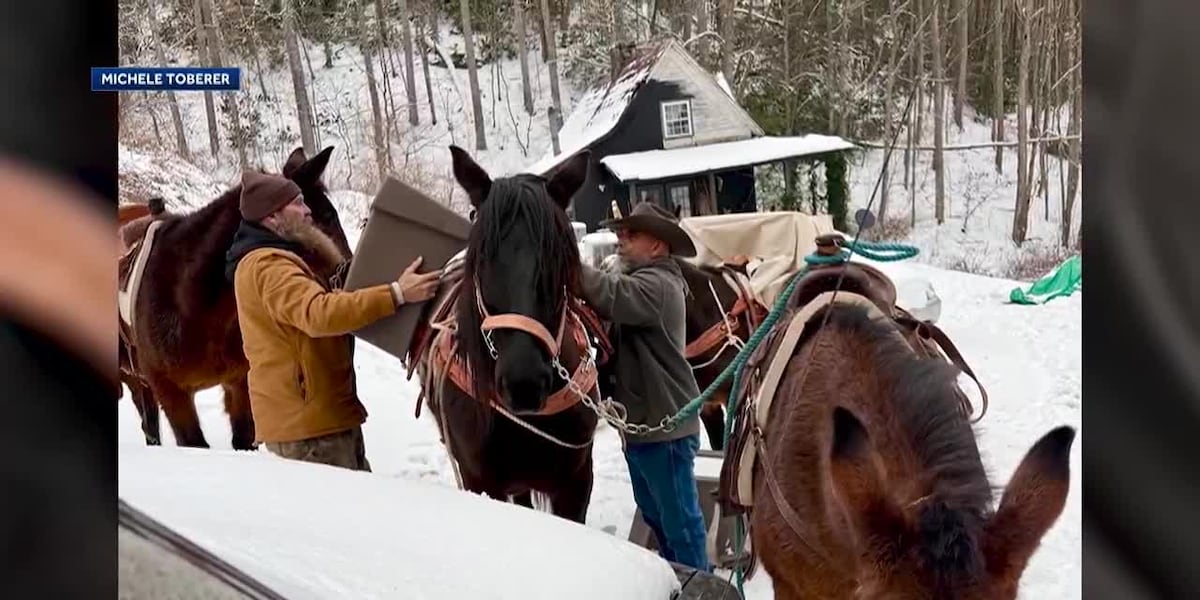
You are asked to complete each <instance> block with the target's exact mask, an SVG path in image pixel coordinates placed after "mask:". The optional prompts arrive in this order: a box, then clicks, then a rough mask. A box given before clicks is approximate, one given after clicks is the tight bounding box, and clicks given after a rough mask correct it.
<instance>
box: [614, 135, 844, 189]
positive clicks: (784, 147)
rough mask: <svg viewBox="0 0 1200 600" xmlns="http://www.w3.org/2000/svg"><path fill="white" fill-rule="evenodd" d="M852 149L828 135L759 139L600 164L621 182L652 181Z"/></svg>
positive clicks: (617, 158) (616, 158)
mask: <svg viewBox="0 0 1200 600" xmlns="http://www.w3.org/2000/svg"><path fill="white" fill-rule="evenodd" d="M854 147H855V145H854V144H852V143H850V142H848V141H846V140H844V139H842V138H840V137H837V136H831V135H818V134H809V135H802V136H793V137H774V136H763V137H755V138H750V139H748V140H738V141H736V142H721V143H719V144H706V145H703V146H688V147H685V148H672V149H670V150H649V151H646V152H631V153H629V154H612V155H609V156H606V157H604V158H603V159H602V160H601V161H600V162H601V163H602V164H603V165H604V166H606V167H608V169H609V170H610V171H612V173H613V175H615V176H616V177H617V179H620V180H621V181H653V180H656V179H667V178H671V177H682V176H685V175H698V174H701V173H709V172H713V171H727V170H729V169H738V168H744V167H752V166H757V165H762V164H767V163H773V162H779V161H781V160H787V159H790V158H798V157H801V156H810V155H813V154H823V153H825V152H835V151H838V150H848V149H850V148H854Z"/></svg>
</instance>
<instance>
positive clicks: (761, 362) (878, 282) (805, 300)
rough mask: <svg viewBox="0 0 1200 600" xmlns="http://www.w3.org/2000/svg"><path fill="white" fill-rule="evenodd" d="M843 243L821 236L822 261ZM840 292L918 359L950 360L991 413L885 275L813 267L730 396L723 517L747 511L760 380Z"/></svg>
mask: <svg viewBox="0 0 1200 600" xmlns="http://www.w3.org/2000/svg"><path fill="white" fill-rule="evenodd" d="M840 240H841V237H840V236H838V235H834V236H822V237H821V238H818V240H817V248H818V250H817V252H818V254H821V255H826V256H829V255H833V254H835V253H836V252H838V251H839V250H840ZM834 290H838V291H839V292H849V293H852V294H858V295H860V296H863V297H865V298H867V299H868V300H870V301H871V303H872V304H874V305H875V306H877V307H878V308H879V310H880V311H882V312H883V314H884V315H886V316H888V317H889V318H890V319H891V321H892V322H893V324H894V325H895V326H896V328H897V329H898V331H899V332H900V334H901V335H902V336H903V337H904V339H905V340H906V341H908V343H909V344H910V345H911V346H912V348H913V350H914V351H915V352H916V353H917V354H918V355H920V356H923V357H927V358H940V359H942V360H948V361H950V362H951V363H953V364H954V365H955V366H957V367H958V368H959V369H960V370H962V372H963V373H965V374H966V375H967V376H969V377H971V379H973V380H974V381H975V383H976V385H978V386H979V391H980V394H981V398H982V411H981V412H980V414H979V416H978V417H976V419H979V418H982V417H983V414H984V413H986V411H987V402H988V400H987V391H986V390H985V389H984V387H983V385H982V384H980V383H979V380H978V378H977V377H976V376H975V372H974V371H973V370H972V369H971V367H970V366H969V365H967V363H966V360H965V359H964V358H963V356H962V354H961V353H960V352H959V351H958V349H957V348H956V347H955V346H954V344H953V342H951V341H950V338H949V336H947V335H946V333H945V332H943V331H942V330H941V329H940V328H938V327H937V326H936V325H934V324H933V323H931V322H928V321H921V320H918V319H916V318H915V317H913V316H912V314H910V313H909V312H908V311H906V310H904V309H902V308H900V307H898V306H896V296H897V293H896V286H895V284H894V283H893V282H892V280H891V278H889V277H888V276H887V275H885V274H884V273H883V272H882V271H880V270H878V269H876V268H874V267H872V266H870V265H867V264H864V263H856V262H843V263H836V264H828V265H810V266H809V268H808V270H807V271H806V272H805V273H804V274H803V275H801V276H800V279H799V280H798V281H797V282H796V286H795V288H794V290H793V292H792V295H791V297H790V298H789V299H788V302H787V304H786V305H785V312H784V314H783V315H781V318H780V319H779V320H778V321H776V323H775V325H774V326H773V327H772V329H771V330H770V331H769V332H768V333H767V334H766V337H765V338H764V339H763V341H762V343H760V344H759V346H758V347H757V348H756V349H755V350H754V352H753V353H752V354H751V355H750V357H749V358H748V360H747V362H746V364H745V366H744V367H743V371H742V377H741V379H740V381H739V385H738V388H737V389H735V390H731V397H732V398H737V400H738V402H737V409H736V410H737V411H738V415H737V423H738V425H737V427H736V428H735V430H734V431H732V432H731V439H730V440H729V441H728V443H727V445H726V457H725V461H724V465H723V467H722V470H721V484H720V500H721V511H722V514H725V515H734V514H741V513H744V512H746V509H747V507H745V506H742V505H740V504H739V503H738V502H737V500H738V499H737V498H736V493H735V490H736V485H737V483H736V482H737V477H738V473H737V469H738V466H739V464H740V463H741V455H742V453H743V452H744V450H745V448H746V445H747V444H748V443H752V442H753V435H752V433H751V430H752V429H753V427H754V421H755V415H754V412H753V410H754V409H753V407H752V405H751V403H750V402H747V399H748V398H749V397H751V396H752V395H753V394H755V393H756V390H757V389H758V388H759V384H760V383H761V375H762V373H763V372H764V371H765V370H766V368H767V366H768V365H769V364H770V362H771V360H772V359H773V357H774V356H775V354H776V353H777V351H778V349H779V346H780V344H781V342H782V341H783V340H782V338H783V333H784V332H785V331H786V330H787V328H788V325H789V324H790V322H791V321H792V317H793V316H795V315H796V313H797V312H798V311H800V310H801V309H802V308H803V307H804V306H806V305H807V304H809V303H810V302H812V301H813V300H814V299H816V298H817V297H818V296H821V295H822V294H824V293H826V292H832V291H834ZM956 392H957V394H958V396H959V401H960V404H961V405H962V407H963V412H964V415H965V416H970V415H971V414H972V413H973V408H972V406H971V402H970V399H969V398H968V397H967V396H966V394H965V393H963V392H962V390H961V389H956Z"/></svg>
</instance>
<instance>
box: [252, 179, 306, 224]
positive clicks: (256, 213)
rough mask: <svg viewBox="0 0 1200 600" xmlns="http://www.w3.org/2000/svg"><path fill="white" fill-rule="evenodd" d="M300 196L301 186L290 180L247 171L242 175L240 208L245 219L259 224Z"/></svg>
mask: <svg viewBox="0 0 1200 600" xmlns="http://www.w3.org/2000/svg"><path fill="white" fill-rule="evenodd" d="M299 195H300V186H298V185H296V184H295V183H294V182H292V180H290V179H287V178H285V177H280V176H278V175H267V174H265V173H255V172H253V171H246V172H244V173H242V197H241V201H240V202H239V203H238V208H239V209H240V210H241V212H242V218H243V219H245V220H247V221H251V222H258V221H261V220H262V219H263V218H264V217H266V216H267V215H269V214H271V213H273V212H275V211H277V210H279V209H281V208H283V207H284V206H285V205H286V204H287V203H288V202H291V201H292V200H293V199H295V198H296V196H299Z"/></svg>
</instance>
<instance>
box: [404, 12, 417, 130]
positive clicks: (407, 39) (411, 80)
mask: <svg viewBox="0 0 1200 600" xmlns="http://www.w3.org/2000/svg"><path fill="white" fill-rule="evenodd" d="M410 16H411V15H410V14H409V12H408V0H400V42H401V43H402V44H404V88H405V92H407V95H408V123H409V125H417V124H420V122H421V118H420V116H418V115H417V74H416V73H415V72H414V71H413V44H412V23H411V22H410V20H409V17H410Z"/></svg>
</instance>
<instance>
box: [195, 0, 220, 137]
mask: <svg viewBox="0 0 1200 600" xmlns="http://www.w3.org/2000/svg"><path fill="white" fill-rule="evenodd" d="M200 6H201V0H196V2H195V11H196V39H197V43H196V47H197V48H198V49H199V51H200V64H201V65H203V66H206V67H211V66H212V58H211V56H210V55H209V52H208V49H209V47H208V29H207V28H206V27H204V17H203V12H202V10H201V8H200ZM204 113H205V115H206V116H207V117H208V148H209V150H210V151H211V152H212V156H213V158H216V157H217V155H218V154H220V153H221V132H220V129H219V128H218V127H217V109H216V107H215V106H214V104H213V94H212V91H211V90H205V91H204Z"/></svg>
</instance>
